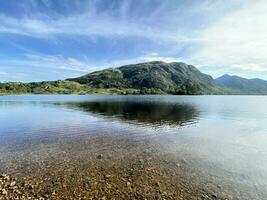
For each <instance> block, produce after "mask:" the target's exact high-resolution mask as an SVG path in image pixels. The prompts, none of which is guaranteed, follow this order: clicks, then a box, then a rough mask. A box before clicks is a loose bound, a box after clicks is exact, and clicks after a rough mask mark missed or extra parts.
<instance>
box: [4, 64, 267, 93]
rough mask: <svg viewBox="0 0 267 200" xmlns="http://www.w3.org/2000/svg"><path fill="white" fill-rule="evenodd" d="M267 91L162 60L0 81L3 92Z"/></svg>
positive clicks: (261, 83) (252, 82) (266, 84)
mask: <svg viewBox="0 0 267 200" xmlns="http://www.w3.org/2000/svg"><path fill="white" fill-rule="evenodd" d="M1 93H2V94H14V93H18V94H20V93H35V94H36V93H37V94H48V93H56V94H71V93H76V94H91V93H105V94H106V93H109V94H110V93H112V94H181V95H185V94H189V95H194V94H267V81H265V80H261V79H245V78H242V77H238V76H230V75H223V76H222V77H219V78H217V79H213V78H212V77H211V76H209V75H207V74H204V73H202V72H200V71H199V70H198V69H197V68H195V67H194V66H193V65H187V64H185V63H182V62H172V63H166V62H161V61H154V62H147V63H139V64H132V65H125V66H122V67H118V68H109V69H104V70H100V71H96V72H92V73H89V74H86V75H84V76H81V77H77V78H69V79H67V80H64V81H44V82H35V83H0V94H1Z"/></svg>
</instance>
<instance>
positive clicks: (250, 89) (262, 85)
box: [214, 74, 267, 94]
mask: <svg viewBox="0 0 267 200" xmlns="http://www.w3.org/2000/svg"><path fill="white" fill-rule="evenodd" d="M214 80H215V82H216V83H217V84H218V85H221V86H224V87H228V88H231V89H233V90H239V91H240V92H241V93H244V94H267V81H265V80H263V79H259V78H252V79H248V78H243V77H240V76H237V75H229V74H224V75H222V76H220V77H218V78H216V79H214Z"/></svg>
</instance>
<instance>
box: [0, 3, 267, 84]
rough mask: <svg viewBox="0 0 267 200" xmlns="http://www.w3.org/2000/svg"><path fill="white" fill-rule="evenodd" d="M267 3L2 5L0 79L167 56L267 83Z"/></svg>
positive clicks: (74, 72)
mask: <svg viewBox="0 0 267 200" xmlns="http://www.w3.org/2000/svg"><path fill="white" fill-rule="evenodd" d="M266 10H267V1H266V0H231V1H229V0H201V1H199V0H164V1H162V0H142V1H141V0H88V1H87V0H60V1H58V0H20V1H18V0H8V1H1V2H0V82H7V81H22V82H30V81H43V80H63V79H66V78H70V77H76V76H80V75H83V74H86V73H89V72H92V71H95V70H101V69H104V68H109V67H118V66H121V65H126V64H133V63H140V62H149V61H155V60H161V61H166V62H185V63H187V64H192V65H195V66H196V67H197V68H198V69H199V70H201V71H202V72H204V73H208V74H210V75H212V76H213V77H214V78H216V77H219V76H221V75H223V74H230V75H234V74H235V75H239V76H243V77H246V78H255V77H258V78H262V79H266V80H267V12H266Z"/></svg>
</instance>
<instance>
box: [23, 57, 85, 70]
mask: <svg viewBox="0 0 267 200" xmlns="http://www.w3.org/2000/svg"><path fill="white" fill-rule="evenodd" d="M25 57H26V58H27V61H28V62H29V63H31V64H36V65H42V66H47V67H50V68H56V69H58V68H59V69H67V70H73V71H81V72H86V71H88V70H89V69H90V65H89V64H87V63H84V62H81V61H79V60H77V59H75V58H71V57H67V58H64V57H63V56H62V55H44V54H26V55H25Z"/></svg>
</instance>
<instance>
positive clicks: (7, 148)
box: [0, 95, 267, 199]
mask: <svg viewBox="0 0 267 200" xmlns="http://www.w3.org/2000/svg"><path fill="white" fill-rule="evenodd" d="M266 105H267V97H264V96H101V95H99V96H98V95H94V96H93V95H92V96H90V95H88V96H76V95H69V96H66V95H22V96H15V95H14V96H2V97H0V124H1V126H0V152H1V153H0V160H1V163H0V172H1V171H3V172H7V173H10V174H14V175H16V176H18V177H20V176H21V177H25V176H26V177H27V176H28V177H31V178H32V179H33V180H34V179H37V178H39V179H43V178H44V176H46V177H49V176H51V177H57V176H58V177H61V179H64V178H65V179H70V178H71V177H72V178H73V179H74V180H76V179H78V178H79V177H78V176H74V174H75V170H76V171H77V173H78V174H79V173H80V174H83V176H85V177H88V178H90V177H94V178H95V179H96V180H95V181H96V182H97V181H99V180H97V177H95V173H97V174H100V175H102V173H101V172H99V171H98V169H100V168H101V169H102V170H104V171H105V173H111V172H109V168H106V166H109V165H110V164H112V163H113V165H115V166H116V167H117V168H116V167H115V168H116V169H117V170H114V172H112V173H114V174H116V176H117V175H118V174H119V175H120V176H124V175H125V174H126V175H127V174H128V172H127V171H126V172H123V171H124V170H125V168H127V167H129V165H130V166H131V167H132V168H134V169H137V170H136V171H139V172H140V169H139V168H138V167H137V166H136V163H138V162H141V163H142V162H147V163H148V164H147V165H149V167H150V168H153V167H154V168H155V167H158V166H159V167H160V168H161V169H162V174H164V176H165V177H166V183H165V182H164V181H163V182H161V186H162V185H164V184H165V185H166V187H167V185H168V183H167V180H170V177H172V176H173V174H172V173H174V172H175V173H176V176H177V177H178V176H179V179H178V180H177V182H182V180H185V179H188V180H185V182H186V181H187V182H186V183H185V184H190V182H191V183H192V185H196V186H197V187H199V189H197V191H194V195H195V196H197V195H199V194H195V193H197V192H198V191H202V190H203V191H206V190H207V191H208V192H211V193H216V198H220V197H221V198H228V199H267V198H266V197H267V191H266V188H267V106H266ZM99 155H100V158H101V162H99V160H98V159H97V158H99V157H98V156H99ZM102 157H103V159H102ZM135 159H137V161H136V162H135ZM157 159H158V160H157ZM140 160H141V161H140ZM98 162H99V163H98ZM103 163H104V164H103ZM173 163H175V165H176V166H178V169H177V171H178V172H176V169H174V167H173ZM92 165H96V166H98V168H94V169H91V168H90V167H89V168H90V170H91V171H92V173H93V175H92V174H88V175H84V173H87V171H88V170H89V168H88V166H92ZM58 166H59V168H61V169H60V170H59V169H57V168H58ZM133 166H135V167H133ZM86 168H87V169H86ZM168 168H169V169H168ZM71 170H72V171H71ZM73 170H74V171H73ZM90 170H89V171H90ZM94 170H95V171H94ZM183 170H184V172H183ZM67 171H68V173H69V174H68V173H67ZM110 171H112V170H110ZM159 171H160V170H159ZM77 173H76V174H77ZM136 173H137V172H136ZM143 173H144V174H145V173H146V172H143ZM154 174H155V173H154ZM162 174H160V175H158V178H160V179H162V180H163V178H162V177H163V175H162ZM183 174H184V175H183ZM100 175H99V176H100ZM148 175H149V176H150V174H148ZM62 176H64V178H62ZM114 176H115V175H114ZM127 176H128V175H127ZM137 177H140V175H136V176H133V177H132V179H133V180H136V188H138V186H140V184H141V185H142V182H138V181H139V179H138V178H137ZM155 177H156V175H155ZM156 178H157V177H156ZM156 178H155V179H156ZM65 179H64V180H65ZM132 179H131V181H133V180H132ZM150 179H151V177H150ZM152 179H153V177H152ZM49 180H50V179H49ZM65 181H66V180H65ZM113 181H114V183H116V184H118V185H120V183H119V182H118V183H117V182H116V181H118V180H117V179H116V180H115V179H114V180H113ZM142 181H143V184H145V181H146V180H142ZM173 181H175V180H173ZM188 181H189V183H188ZM48 182H49V181H48ZM133 182H134V181H133ZM61 183H62V180H61ZM66 184H67V186H68V184H71V183H69V182H68V181H66ZM76 184H79V182H77V183H76ZM81 184H82V183H81ZM83 184H84V183H83ZM138 184H139V185H138ZM175 184H176V183H175ZM175 184H173V185H175ZM177 184H178V183H177ZM180 184H182V183H180ZM67 186H66V187H67ZM40 187H45V185H44V186H42V185H40ZM55 187H56V186H55ZM99 187H100V186H99ZM105 187H106V186H105ZM162 187H163V188H164V190H166V191H168V192H170V193H171V192H172V190H174V188H172V186H170V187H169V188H166V187H165V186H162ZM173 187H174V186H173ZM179 187H183V185H181V186H179ZM185 187H186V188H187V189H188V190H190V186H185ZM92 188H94V187H93V186H91V189H90V194H93V192H92V191H91V190H92ZM147 188H149V191H151V193H153V192H154V190H153V189H154V188H155V187H154V186H151V183H150V182H148V183H147ZM95 189H96V190H97V187H95ZM125 190H126V189H125ZM131 190H134V187H132V188H131ZM58 191H61V190H60V189H58ZM63 191H64V190H62V192H63ZM79 192H80V193H81V194H82V195H84V196H86V195H87V196H88V195H90V194H89V193H88V194H87V193H84V189H83V188H81V189H80V190H79ZM98 192H99V191H98ZM118 192H120V191H118ZM135 192H136V191H135ZM180 192H181V194H182V192H183V191H182V190H181V191H180ZM106 193H107V192H106V191H105V195H106V196H108V195H109V194H106ZM187 193H188V195H189V196H190V195H193V194H192V193H190V191H188V192H187ZM75 194H76V193H75ZM75 194H69V195H75ZM179 194H180V193H179ZM94 195H96V194H95V193H94ZM97 195H101V194H97ZM112 195H113V196H114V195H115V194H114V193H113V194H111V195H110V198H111V196H112ZM116 195H123V194H120V193H118V194H116ZM116 195H115V196H116ZM135 195H136V194H135ZM140 195H142V194H140ZM153 195H154V194H153ZM153 195H152V194H151V196H150V198H155V196H153ZM200 197H201V196H200ZM66 198H67V197H66ZM148 198H149V197H148ZM173 198H175V197H174V196H173ZM188 198H189V197H188ZM184 199H186V198H184ZM192 199H193V198H192Z"/></svg>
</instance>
